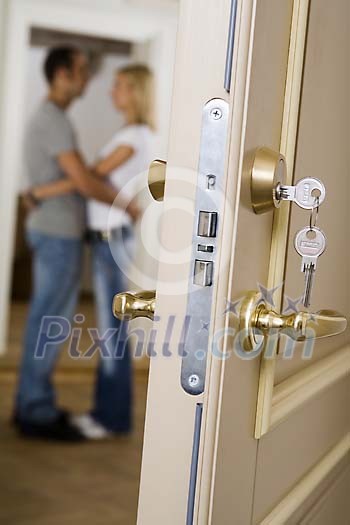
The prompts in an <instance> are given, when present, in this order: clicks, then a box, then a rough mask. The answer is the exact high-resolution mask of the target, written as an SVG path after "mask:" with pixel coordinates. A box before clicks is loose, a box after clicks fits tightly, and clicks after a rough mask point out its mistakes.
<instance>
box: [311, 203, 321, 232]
mask: <svg viewBox="0 0 350 525" xmlns="http://www.w3.org/2000/svg"><path fill="white" fill-rule="evenodd" d="M315 202H316V206H314V208H312V210H311V213H310V223H309V227H310V230H313V229H314V228H316V224H317V219H318V212H319V209H320V197H319V196H317V197H315ZM315 210H316V212H315ZM314 212H315V214H314Z"/></svg>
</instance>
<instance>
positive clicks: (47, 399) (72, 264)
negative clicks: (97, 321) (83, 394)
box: [16, 231, 82, 423]
mask: <svg viewBox="0 0 350 525" xmlns="http://www.w3.org/2000/svg"><path fill="white" fill-rule="evenodd" d="M27 239H28V243H29V245H30V247H31V249H32V251H33V294H32V299H31V304H30V311H29V316H28V321H27V328H26V332H25V339H24V352H23V357H22V365H21V370H20V378H19V385H18V393H17V407H16V410H17V416H18V417H19V418H20V419H22V420H24V421H29V422H37V423H45V422H49V421H51V420H53V419H55V418H56V417H57V415H58V410H57V407H56V402H55V401H56V400H55V392H54V388H53V385H52V374H53V371H54V367H55V364H56V360H57V357H58V355H59V350H60V345H59V344H49V345H47V346H46V347H45V341H44V339H43V337H41V338H39V336H40V333H41V328H42V326H43V325H42V323H43V322H44V321H43V318H44V317H45V316H57V317H58V318H60V317H61V318H64V319H66V321H65V324H66V325H67V324H68V323H67V320H68V321H69V322H70V321H71V319H72V316H73V315H74V312H75V308H76V303H77V297H78V290H79V281H80V273H81V265H82V241H81V240H79V239H66V238H64V239H63V238H57V237H52V236H49V235H44V234H42V233H39V232H36V231H30V232H28V234H27ZM64 319H62V323H63V321H64ZM54 328H55V330H54ZM51 331H52V334H51ZM59 331H60V326H59V325H56V326H54V325H52V330H51V329H50V335H52V336H54V335H58V334H59ZM68 335H69V334H67V336H68ZM38 341H39V344H38Z"/></svg>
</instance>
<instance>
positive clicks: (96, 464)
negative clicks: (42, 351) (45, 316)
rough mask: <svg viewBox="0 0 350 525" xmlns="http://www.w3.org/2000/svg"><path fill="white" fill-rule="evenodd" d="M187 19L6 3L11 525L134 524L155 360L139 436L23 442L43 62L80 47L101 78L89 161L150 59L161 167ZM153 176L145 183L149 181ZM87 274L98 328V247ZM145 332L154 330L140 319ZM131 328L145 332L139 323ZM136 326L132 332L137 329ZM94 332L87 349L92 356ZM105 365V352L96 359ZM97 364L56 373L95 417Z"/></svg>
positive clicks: (3, 276)
mask: <svg viewBox="0 0 350 525" xmlns="http://www.w3.org/2000/svg"><path fill="white" fill-rule="evenodd" d="M177 16H178V1H177V0H0V130H1V135H0V136H1V144H0V165H1V170H0V225H1V241H2V244H1V245H2V249H1V253H0V448H1V454H0V521H1V522H2V523H6V524H7V525H11V524H16V525H31V524H34V523H35V524H36V525H41V524H42V525H44V524H45V525H51V524H52V525H54V524H56V523H57V524H58V523H60V524H61V523H62V521H64V520H67V521H68V522H70V523H74V524H77V525H79V524H80V523H84V524H90V523H91V524H93V525H99V524H101V525H109V524H112V523H122V524H132V523H135V522H136V511H137V496H138V483H139V475H140V466H141V452H142V438H143V426H144V415H145V403H146V388H147V374H148V357H147V356H146V355H144V356H143V357H142V358H141V359H136V360H135V362H134V374H135V394H134V396H135V407H134V415H135V430H134V432H133V433H132V435H131V436H129V437H126V436H125V437H120V438H116V439H114V440H111V441H109V442H105V443H88V444H84V445H81V446H69V445H64V446H63V445H58V444H43V443H41V442H29V441H22V440H20V439H19V438H18V437H17V436H16V434H15V432H14V429H13V427H12V426H11V424H10V419H11V415H12V411H13V394H14V388H15V385H16V377H17V372H18V365H19V362H20V357H21V351H22V339H23V329H24V323H25V319H26V315H27V310H28V301H29V298H30V293H31V256H30V252H29V250H28V248H27V246H26V242H25V235H24V220H25V217H24V211H23V209H22V207H21V205H20V201H19V194H20V192H21V190H22V189H23V188H25V187H26V170H25V166H24V165H23V160H22V152H21V149H22V142H23V133H24V130H25V128H26V125H27V123H28V120H29V119H30V117H31V115H32V113H33V111H34V110H35V109H36V107H37V106H38V104H39V103H40V101H41V100H42V99H43V98H44V96H45V93H46V89H47V87H46V84H45V81H44V78H43V75H42V64H43V60H44V58H45V55H46V52H47V50H48V49H49V48H50V47H53V46H57V45H63V44H73V45H75V46H78V47H79V48H81V49H83V50H84V51H85V52H86V53H87V54H88V56H89V58H90V61H91V64H92V70H93V77H92V80H91V82H90V84H89V87H88V90H87V92H86V94H85V95H84V97H83V98H82V99H80V100H79V101H78V102H76V103H75V104H74V105H73V106H72V108H71V109H70V110H69V114H70V117H71V120H72V121H73V123H74V126H75V129H76V131H77V135H78V139H79V145H80V148H81V151H82V152H83V154H84V156H85V158H86V160H87V161H88V162H90V163H91V162H93V161H94V159H95V158H96V155H97V153H98V151H99V150H100V149H101V147H102V146H103V145H104V144H106V142H108V140H109V139H110V137H111V136H113V134H114V133H115V132H116V131H117V130H118V129H119V128H120V127H121V125H122V122H121V120H119V117H118V114H117V113H116V112H115V111H114V110H113V107H112V102H111V100H110V97H109V92H110V89H111V84H112V79H113V76H114V73H115V71H116V70H117V69H118V68H119V67H121V66H124V65H127V64H130V63H135V62H143V63H145V64H147V65H149V66H150V67H151V69H152V70H153V72H154V75H155V88H156V124H157V140H156V147H155V152H154V154H155V158H161V159H166V152H167V142H168V131H169V119H170V105H171V94H172V79H173V68H174V56H175V45H176V27H177ZM146 175H147V174H145V177H146ZM140 199H141V200H142V201H143V202H142V204H143V205H144V206H147V207H151V210H152V213H148V214H147V218H146V219H145V220H146V221H148V223H147V222H146V224H143V235H142V239H141V235H140V232H138V235H137V256H136V258H137V260H138V261H142V271H143V274H144V275H145V282H144V283H143V282H140V279H138V280H137V281H135V282H131V283H130V287H133V288H135V287H139V288H148V289H149V288H151V287H152V283H153V286H154V285H155V284H154V283H155V279H156V274H157V249H158V228H157V225H158V222H159V216H160V213H161V204H159V203H153V202H152V201H151V198H150V196H149V194H148V192H147V191H144V192H143V193H141V195H140ZM84 259H85V260H84V267H83V268H82V290H81V296H80V304H79V309H78V311H79V312H80V313H83V314H84V315H85V318H86V321H85V325H86V327H87V326H96V321H95V314H94V305H93V298H92V289H91V269H90V262H89V261H90V256H89V249H88V247H87V248H86V254H85V258H84ZM137 322H138V324H140V323H141V325H143V327H144V328H146V329H147V330H149V329H150V326H149V325H150V323H148V321H143V322H142V321H137ZM133 323H136V321H134V322H133ZM131 328H135V326H134V325H132V327H131ZM88 346H89V340H88V335H87V333H86V330H85V331H84V332H83V338H82V347H83V348H85V347H86V348H88ZM96 357H97V355H96ZM95 369H96V358H94V359H92V360H85V361H84V360H83V359H79V360H73V359H71V358H70V357H69V355H68V353H67V351H65V350H64V351H63V352H62V354H61V357H60V362H59V366H58V367H57V369H56V374H55V383H56V385H57V389H58V395H59V404H60V405H61V406H67V405H68V406H69V407H70V408H72V409H74V410H75V411H77V412H83V411H86V410H88V409H89V406H90V404H91V395H92V389H93V381H94V374H95Z"/></svg>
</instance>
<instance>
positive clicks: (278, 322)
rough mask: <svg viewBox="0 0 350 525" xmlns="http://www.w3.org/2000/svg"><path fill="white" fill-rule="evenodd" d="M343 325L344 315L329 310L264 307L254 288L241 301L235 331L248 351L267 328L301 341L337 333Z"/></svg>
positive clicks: (342, 328) (345, 320)
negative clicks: (289, 311)
mask: <svg viewBox="0 0 350 525" xmlns="http://www.w3.org/2000/svg"><path fill="white" fill-rule="evenodd" d="M346 327H347V319H346V317H344V316H343V315H342V314H339V313H338V312H335V311H333V310H320V311H319V312H316V313H309V312H297V313H293V314H291V315H283V314H279V313H277V312H275V311H274V310H272V309H270V308H268V307H267V306H266V304H265V303H264V302H263V301H261V295H260V293H258V292H256V291H252V292H249V293H248V294H247V296H246V297H245V299H244V300H243V301H242V303H241V308H240V315H239V330H240V331H242V332H241V333H242V334H243V339H242V341H243V347H244V349H245V350H246V351H248V352H249V351H252V350H254V349H255V348H256V347H257V345H259V344H260V342H261V334H263V335H264V336H266V335H268V334H269V333H270V331H274V332H276V331H277V332H279V333H283V334H285V335H287V336H289V337H291V338H292V339H294V340H295V341H305V340H306V339H320V338H322V337H331V336H334V335H337V334H341V333H342V332H344V330H345V329H346Z"/></svg>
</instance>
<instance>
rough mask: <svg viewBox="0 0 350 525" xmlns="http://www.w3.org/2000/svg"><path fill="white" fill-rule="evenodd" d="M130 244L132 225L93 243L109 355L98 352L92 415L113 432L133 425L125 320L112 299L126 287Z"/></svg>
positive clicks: (100, 322)
mask: <svg viewBox="0 0 350 525" xmlns="http://www.w3.org/2000/svg"><path fill="white" fill-rule="evenodd" d="M133 247H134V236H133V231H132V228H131V227H123V228H119V229H117V230H114V231H112V232H111V235H110V238H109V241H108V242H107V241H93V243H92V261H93V281H94V291H95V301H96V310H97V319H98V327H99V333H100V337H102V336H103V335H104V342H105V345H104V346H105V349H106V350H107V351H108V355H101V359H100V364H99V368H98V374H97V381H96V391H95V407H94V410H93V411H92V415H93V417H94V418H95V419H96V420H97V421H98V422H99V423H101V424H102V425H103V426H104V427H106V428H107V429H108V430H110V431H112V432H128V431H130V430H131V426H132V422H131V421H132V415H131V411H132V406H131V405H132V372H131V359H130V351H129V346H128V343H127V324H126V323H125V322H121V321H119V320H118V319H116V318H115V317H114V316H113V313H112V303H113V297H114V295H115V294H117V293H119V292H124V291H126V289H127V282H128V281H127V277H126V276H125V274H124V271H125V268H128V267H129V266H130V265H129V264H128V260H130V259H129V258H131V257H132V252H133ZM122 269H124V271H123V270H122ZM105 354H106V352H105Z"/></svg>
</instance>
